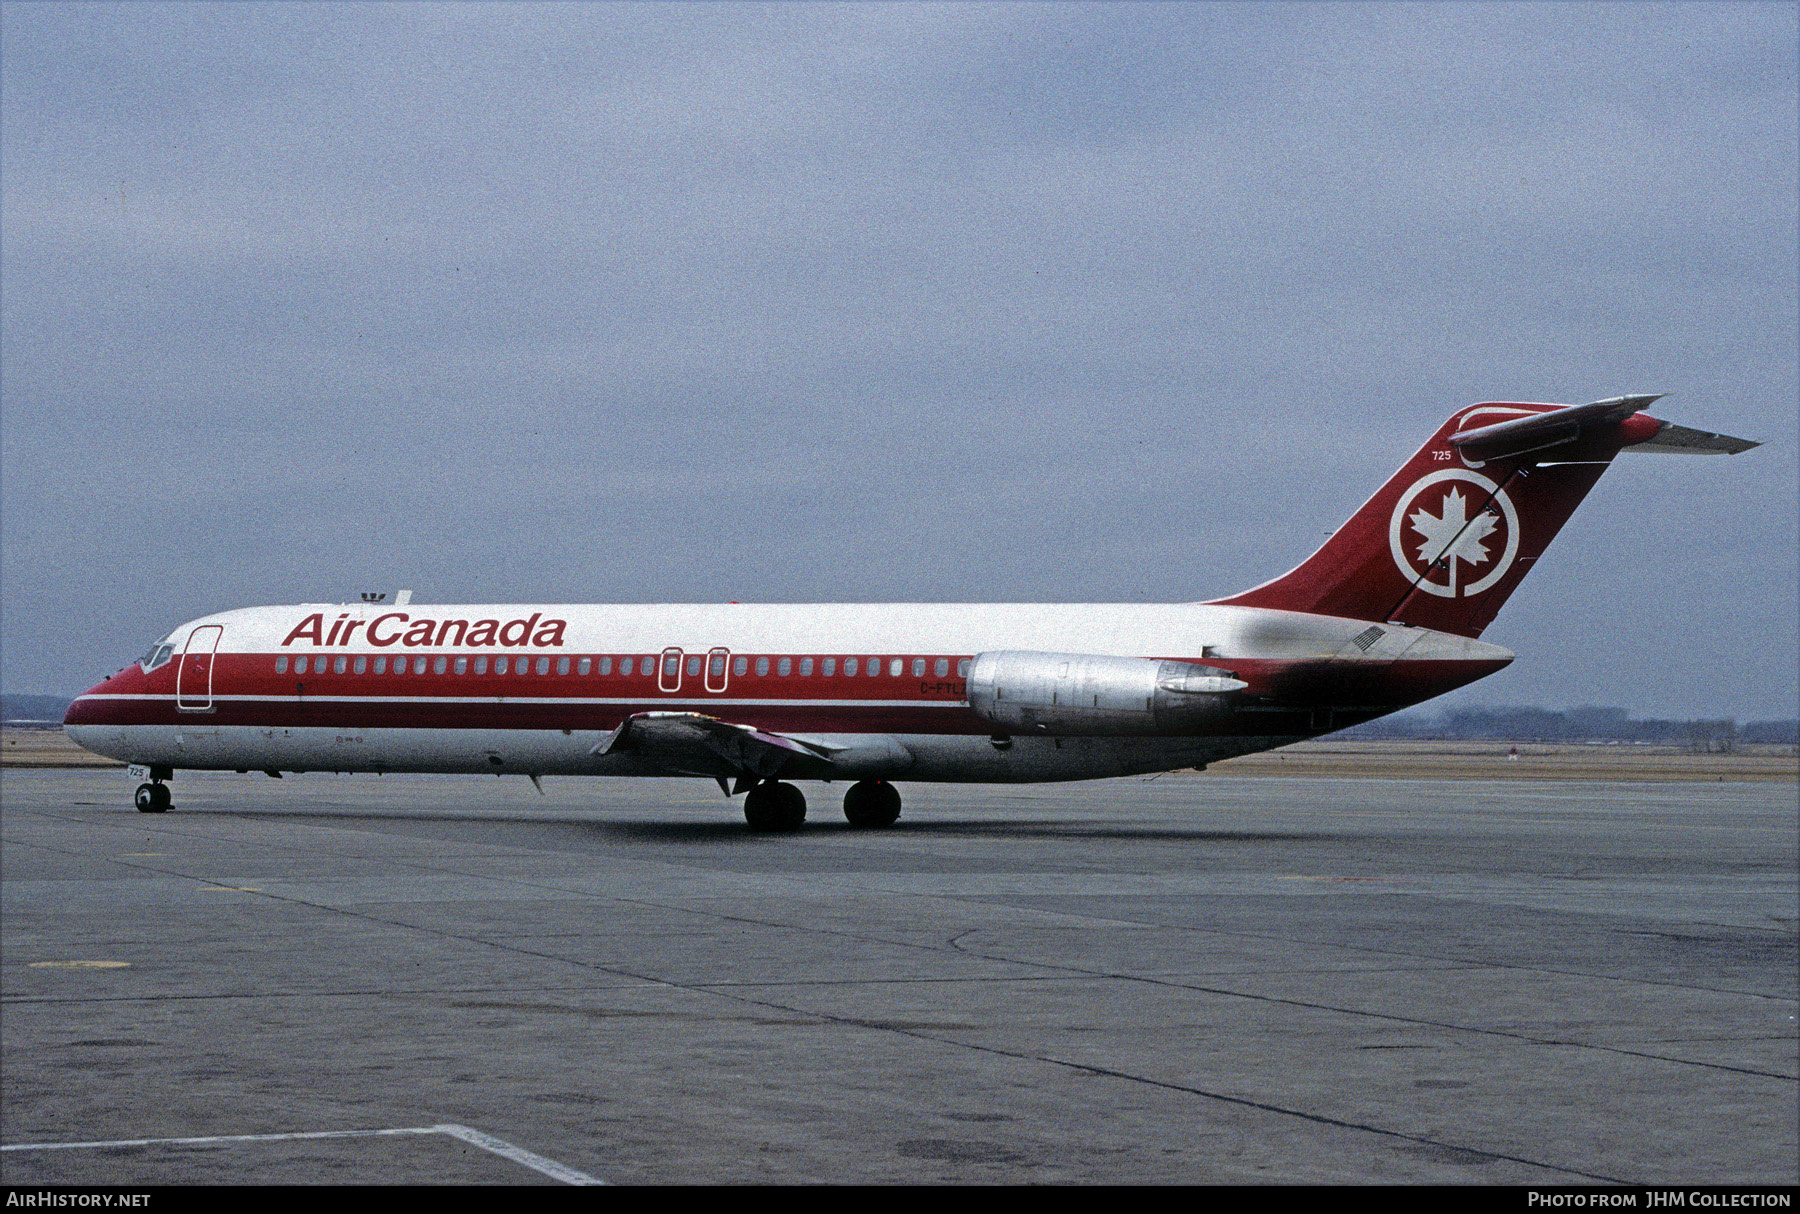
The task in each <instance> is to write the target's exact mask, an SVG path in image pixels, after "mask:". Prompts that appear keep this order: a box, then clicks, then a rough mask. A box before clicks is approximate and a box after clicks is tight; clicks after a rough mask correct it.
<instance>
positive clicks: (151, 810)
mask: <svg viewBox="0 0 1800 1214" xmlns="http://www.w3.org/2000/svg"><path fill="white" fill-rule="evenodd" d="M134 801H135V803H136V805H137V807H138V812H139V813H141V814H160V813H166V812H168V808H169V786H168V785H167V784H164V783H163V782H162V781H161V780H158V781H156V782H154V783H151V784H140V785H138V787H137V796H136V797H135V798H134Z"/></svg>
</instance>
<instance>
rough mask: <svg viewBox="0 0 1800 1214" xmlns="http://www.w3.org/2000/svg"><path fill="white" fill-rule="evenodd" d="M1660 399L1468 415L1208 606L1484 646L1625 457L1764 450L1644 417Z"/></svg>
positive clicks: (1504, 408) (1474, 408) (1498, 407)
mask: <svg viewBox="0 0 1800 1214" xmlns="http://www.w3.org/2000/svg"><path fill="white" fill-rule="evenodd" d="M1656 399H1657V397H1655V396H1621V397H1615V398H1613V399H1611V400H1603V401H1596V402H1594V403H1593V404H1591V405H1575V406H1567V405H1546V404H1512V403H1505V402H1490V403H1487V404H1480V405H1471V406H1469V407H1468V408H1466V409H1463V410H1460V411H1459V412H1457V413H1455V414H1453V415H1452V416H1451V418H1450V420H1449V421H1447V422H1445V423H1444V425H1443V426H1442V428H1440V429H1439V430H1438V432H1437V433H1436V434H1434V435H1432V436H1431V440H1430V441H1429V442H1427V443H1426V444H1425V445H1424V446H1423V447H1421V448H1420V449H1419V451H1418V454H1416V455H1414V456H1413V457H1412V458H1411V459H1410V460H1408V461H1407V462H1406V463H1405V464H1404V465H1403V466H1402V467H1401V469H1400V471H1399V472H1397V473H1395V474H1394V476H1393V477H1392V478H1391V479H1390V480H1389V481H1388V482H1387V484H1385V485H1383V486H1382V487H1381V488H1380V490H1378V491H1377V492H1376V494H1375V496H1374V497H1372V498H1370V499H1369V500H1368V501H1367V502H1366V503H1364V504H1363V507H1362V509H1360V510H1358V511H1357V512H1356V513H1355V514H1354V515H1353V516H1351V518H1350V521H1349V522H1347V523H1345V524H1344V525H1343V526H1342V527H1340V528H1339V529H1338V530H1337V531H1335V532H1333V533H1332V536H1331V538H1330V539H1328V540H1326V541H1325V544H1324V546H1323V547H1321V548H1320V549H1319V550H1318V551H1317V552H1315V553H1313V554H1312V556H1310V557H1308V558H1307V559H1306V560H1305V561H1304V562H1302V563H1301V564H1300V565H1299V567H1298V568H1296V569H1294V570H1292V571H1291V572H1289V573H1286V574H1283V575H1282V576H1281V577H1278V578H1276V579H1275V580H1274V581H1272V582H1265V583H1264V584H1262V585H1261V586H1258V587H1256V588H1255V589H1252V590H1246V591H1244V592H1243V593H1242V594H1237V595H1233V596H1232V597H1230V598H1227V599H1217V600H1214V601H1215V602H1216V603H1217V604H1219V605H1221V606H1234V607H1270V608H1276V609H1279V610H1284V611H1305V612H1312V613H1316V614H1320V615H1335V616H1346V617H1348V618H1350V619H1357V620H1376V621H1384V622H1385V621H1392V622H1395V623H1401V624H1410V625H1413V626H1415V627H1420V628H1434V629H1437V630H1439V631H1442V632H1453V633H1457V634H1460V635H1462V636H1468V637H1477V636H1480V635H1481V632H1482V630H1483V629H1484V628H1486V627H1487V626H1488V624H1489V623H1490V622H1492V620H1493V618H1494V616H1495V615H1496V614H1497V613H1498V612H1499V610H1500V607H1501V605H1502V604H1503V603H1505V602H1506V599H1507V596H1508V595H1510V594H1511V593H1512V592H1513V588H1514V587H1516V586H1517V585H1518V584H1519V582H1520V581H1521V580H1522V579H1523V578H1524V577H1525V575H1526V574H1527V573H1529V572H1530V571H1531V567H1532V565H1533V564H1534V563H1535V562H1536V561H1537V559H1538V557H1540V556H1542V555H1543V553H1544V550H1545V549H1546V548H1548V547H1549V546H1550V541H1551V540H1553V539H1555V538H1556V533H1557V532H1558V531H1560V530H1562V525H1563V523H1565V522H1567V521H1568V518H1569V516H1570V515H1571V514H1573V513H1574V512H1575V507H1576V506H1578V505H1580V504H1581V499H1582V498H1584V497H1586V496H1587V493H1588V490H1590V489H1592V488H1593V487H1594V484H1595V482H1597V481H1598V480H1599V479H1600V476H1601V474H1602V473H1603V472H1605V471H1606V468H1607V465H1608V464H1610V463H1611V462H1612V458H1613V456H1615V455H1617V454H1618V453H1619V452H1620V451H1621V450H1624V449H1625V448H1627V447H1632V446H1639V447H1642V448H1644V449H1646V450H1648V449H1661V450H1670V451H1688V452H1718V453H1729V454H1735V453H1736V452H1738V451H1745V450H1748V449H1749V448H1751V447H1754V446H1756V445H1757V444H1756V443H1753V442H1748V441H1746V440H1743V439H1733V438H1727V437H1725V436H1722V435H1716V434H1708V433H1704V432H1702V431H1697V430H1689V429H1687V428H1685V427H1682V426H1672V425H1669V424H1668V423H1667V422H1662V421H1658V420H1657V419H1655V418H1653V417H1649V416H1646V415H1644V414H1642V413H1640V412H1638V411H1639V410H1640V409H1642V408H1644V407H1645V406H1646V405H1648V404H1650V403H1651V402H1652V401H1654V400H1656Z"/></svg>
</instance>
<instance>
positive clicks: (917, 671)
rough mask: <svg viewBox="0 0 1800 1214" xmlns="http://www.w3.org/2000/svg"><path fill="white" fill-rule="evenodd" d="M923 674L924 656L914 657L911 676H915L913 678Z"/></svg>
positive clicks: (920, 676) (921, 676)
mask: <svg viewBox="0 0 1800 1214" xmlns="http://www.w3.org/2000/svg"><path fill="white" fill-rule="evenodd" d="M924 675H925V659H924V658H914V659H913V678H915V679H917V678H923V677H924Z"/></svg>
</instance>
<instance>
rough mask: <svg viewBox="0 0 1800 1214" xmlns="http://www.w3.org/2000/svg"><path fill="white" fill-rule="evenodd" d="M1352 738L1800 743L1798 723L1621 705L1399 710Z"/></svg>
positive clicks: (1718, 748)
mask: <svg viewBox="0 0 1800 1214" xmlns="http://www.w3.org/2000/svg"><path fill="white" fill-rule="evenodd" d="M1338 736H1339V737H1350V738H1415V739H1427V738H1445V739H1450V740H1455V741H1462V740H1469V741H1489V742H1648V743H1654V744H1656V745H1659V746H1685V747H1688V748H1689V749H1691V750H1706V751H1713V752H1724V753H1728V752H1730V751H1732V750H1734V749H1736V748H1737V747H1738V746H1755V745H1787V746H1793V745H1796V744H1800V721H1749V722H1744V723H1739V722H1738V721H1736V720H1733V719H1732V718H1730V717H1720V718H1710V719H1708V718H1702V719H1696V720H1688V721H1664V720H1646V721H1636V720H1633V719H1632V717H1631V713H1630V712H1629V711H1628V710H1626V709H1623V708H1597V707H1585V708H1571V709H1569V710H1568V711H1566V712H1556V711H1553V710H1552V709H1548V708H1450V709H1446V710H1445V711H1443V712H1442V713H1438V714H1434V715H1425V714H1422V713H1420V714H1415V713H1401V714H1397V715H1395V716H1391V717H1383V718H1382V719H1381V720H1379V721H1370V722H1369V723H1368V724H1366V725H1357V726H1354V727H1353V728H1350V729H1346V730H1344V731H1343V732H1342V733H1341V734H1339V735H1338Z"/></svg>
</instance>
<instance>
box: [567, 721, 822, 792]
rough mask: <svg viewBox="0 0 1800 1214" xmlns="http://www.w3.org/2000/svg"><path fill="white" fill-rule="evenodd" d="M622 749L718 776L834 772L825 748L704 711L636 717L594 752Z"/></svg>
mask: <svg viewBox="0 0 1800 1214" xmlns="http://www.w3.org/2000/svg"><path fill="white" fill-rule="evenodd" d="M622 750H629V751H635V752H637V753H638V754H639V756H640V757H642V758H644V759H645V760H647V761H648V762H651V763H654V764H656V765H657V766H659V767H664V768H667V769H668V770H669V771H671V772H676V773H678V774H681V775H695V776H712V777H715V778H718V777H720V776H721V775H722V774H726V775H735V776H737V777H739V778H740V779H743V778H746V777H748V778H750V779H752V780H754V779H756V778H761V777H768V776H777V775H781V776H813V775H828V774H830V772H831V768H832V763H831V760H830V759H829V758H828V757H826V755H825V754H824V753H822V752H821V750H820V748H817V747H812V746H808V745H806V744H805V743H802V742H797V741H795V740H794V739H793V738H789V737H785V736H783V735H782V734H778V733H769V732H767V731H766V730H761V729H755V728H752V727H751V726H748V725H734V724H732V723H731V722H730V721H721V720H720V719H719V718H717V717H709V716H707V715H706V714H705V713H700V712H639V713H633V714H632V715H631V716H628V717H626V718H625V719H624V720H623V721H621V722H619V727H618V728H617V729H615V730H613V731H612V732H611V733H610V734H608V735H607V736H606V737H605V738H603V739H602V740H601V741H600V742H599V744H598V745H596V746H594V747H593V748H592V750H591V751H590V752H589V753H591V754H596V755H609V754H613V753H615V752H617V751H622Z"/></svg>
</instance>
